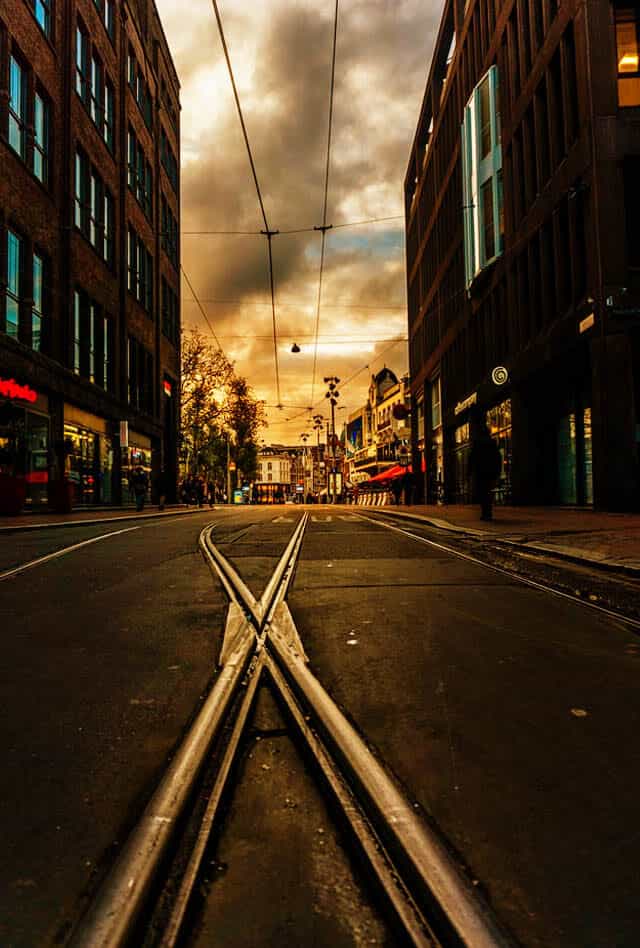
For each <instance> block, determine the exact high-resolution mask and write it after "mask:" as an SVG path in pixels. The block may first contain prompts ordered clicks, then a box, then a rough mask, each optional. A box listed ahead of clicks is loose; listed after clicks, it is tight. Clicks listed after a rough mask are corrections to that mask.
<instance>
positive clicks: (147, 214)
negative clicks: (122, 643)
mask: <svg viewBox="0 0 640 948" xmlns="http://www.w3.org/2000/svg"><path fill="white" fill-rule="evenodd" d="M179 113H180V106H179V82H178V77H177V74H176V71H175V68H174V66H173V63H172V60H171V56H170V54H169V49H168V45H167V42H166V39H165V36H164V34H163V31H162V26H161V23H160V20H159V17H158V13H157V10H156V8H155V5H154V3H153V0H131V2H122V0H3V3H2V6H1V7H0V167H1V168H2V173H1V174H0V380H4V381H10V380H12V379H13V380H14V382H15V383H16V386H17V387H18V388H17V389H15V388H14V396H13V397H11V396H10V395H7V392H6V391H5V393H4V395H3V392H2V390H1V389H0V478H2V492H3V493H4V497H5V503H6V502H8V503H9V506H10V505H11V498H10V495H15V496H14V501H15V499H16V497H17V498H18V499H19V497H20V492H21V491H22V492H23V493H24V492H25V491H26V497H25V498H24V500H25V503H26V505H27V506H36V505H38V504H44V503H47V502H48V503H49V504H52V505H57V506H64V504H65V503H67V502H68V500H69V499H70V498H69V493H70V491H72V493H73V497H72V502H73V503H74V504H93V503H95V504H100V503H118V502H121V501H124V502H127V501H128V500H129V499H130V490H129V478H130V474H131V471H132V469H133V468H134V467H137V466H138V465H141V466H142V467H143V468H144V469H145V470H146V471H147V472H148V474H149V479H150V481H151V482H153V481H154V478H155V476H156V475H157V473H158V472H159V471H160V470H161V469H162V468H164V470H165V473H166V481H167V487H168V492H169V496H172V495H175V482H176V475H177V439H178V418H179V404H178V402H179V389H180V385H179V381H180V353H179V328H180V274H179V221H180V198H179V145H180V125H179V121H180V115H179ZM15 391H22V394H23V396H24V395H26V394H27V393H28V397H27V398H25V397H16V396H15ZM123 423H126V424H123ZM69 485H71V488H70V487H69ZM7 499H8V501H7ZM14 505H15V504H14Z"/></svg>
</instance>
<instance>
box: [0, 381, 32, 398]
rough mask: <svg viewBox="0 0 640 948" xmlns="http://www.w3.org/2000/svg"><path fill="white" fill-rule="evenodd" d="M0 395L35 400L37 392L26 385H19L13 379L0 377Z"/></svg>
mask: <svg viewBox="0 0 640 948" xmlns="http://www.w3.org/2000/svg"><path fill="white" fill-rule="evenodd" d="M0 395H1V396H3V397H4V398H17V399H20V400H21V401H24V402H31V403H32V404H33V402H37V400H38V393H37V392H35V391H34V390H33V389H32V388H29V386H28V385H19V384H18V383H17V382H16V380H15V379H3V378H0Z"/></svg>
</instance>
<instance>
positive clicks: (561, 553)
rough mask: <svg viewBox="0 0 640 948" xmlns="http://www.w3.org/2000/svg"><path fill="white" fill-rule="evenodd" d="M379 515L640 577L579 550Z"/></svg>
mask: <svg viewBox="0 0 640 948" xmlns="http://www.w3.org/2000/svg"><path fill="white" fill-rule="evenodd" d="M376 512H377V513H381V514H387V515H388V516H391V517H399V518H400V519H404V520H414V521H417V522H418V523H426V524H428V525H429V526H431V527H436V529H438V530H446V531H448V532H449V533H457V534H463V535H464V536H467V537H470V538H471V539H473V540H490V541H491V542H493V543H499V544H502V545H504V546H509V547H512V548H514V549H516V550H521V551H522V552H523V553H538V554H540V555H544V556H550V557H554V558H555V559H559V560H566V561H567V562H570V563H577V564H578V565H579V566H589V567H593V568H595V569H601V570H604V571H606V572H609V573H626V574H627V575H629V576H633V577H634V578H636V579H637V578H639V577H640V566H630V565H628V564H626V563H615V562H613V561H612V560H603V559H597V558H596V557H592V556H588V555H585V554H584V553H582V552H580V553H579V552H578V551H577V550H571V551H569V550H567V549H558V548H556V547H551V546H547V545H545V544H543V543H518V541H517V540H506V539H504V538H503V537H500V536H496V534H495V533H491V532H489V531H487V530H473V529H467V528H466V527H459V526H458V525H457V524H455V523H449V521H448V520H437V519H435V518H434V517H423V516H422V515H421V514H412V513H406V512H405V511H402V510H388V509H385V510H379V511H376Z"/></svg>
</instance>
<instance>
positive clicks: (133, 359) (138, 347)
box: [127, 336, 153, 415]
mask: <svg viewBox="0 0 640 948" xmlns="http://www.w3.org/2000/svg"><path fill="white" fill-rule="evenodd" d="M127 369H128V382H129V404H130V405H131V407H132V408H135V409H137V410H138V411H143V412H146V413H147V414H149V415H151V414H153V356H152V355H151V353H150V352H149V351H148V350H147V349H145V347H144V346H143V345H142V344H141V343H139V342H138V340H137V339H134V338H133V336H129V343H128V347H127Z"/></svg>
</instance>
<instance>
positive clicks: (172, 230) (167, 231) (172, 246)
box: [162, 194, 178, 270]
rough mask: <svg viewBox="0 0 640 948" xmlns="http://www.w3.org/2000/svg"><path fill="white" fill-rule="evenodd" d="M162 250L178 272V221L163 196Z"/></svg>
mask: <svg viewBox="0 0 640 948" xmlns="http://www.w3.org/2000/svg"><path fill="white" fill-rule="evenodd" d="M162 249H163V250H164V252H165V253H166V255H167V256H168V258H169V260H170V261H171V263H172V264H173V265H174V267H175V268H176V270H177V269H178V221H177V220H176V218H175V217H174V215H173V212H172V210H171V208H170V206H169V202H168V201H167V199H166V198H165V196H164V194H163V195H162Z"/></svg>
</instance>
